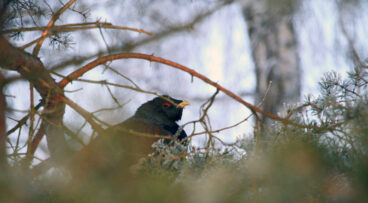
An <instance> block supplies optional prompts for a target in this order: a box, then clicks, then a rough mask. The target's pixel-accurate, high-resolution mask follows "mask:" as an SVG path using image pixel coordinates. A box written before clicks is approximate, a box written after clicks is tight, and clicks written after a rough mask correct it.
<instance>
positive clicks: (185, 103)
mask: <svg viewBox="0 0 368 203" xmlns="http://www.w3.org/2000/svg"><path fill="white" fill-rule="evenodd" d="M189 104H190V103H189V102H188V101H185V100H184V101H182V102H180V104H178V105H177V107H178V108H184V107H185V106H188V105H189Z"/></svg>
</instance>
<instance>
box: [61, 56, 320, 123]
mask: <svg viewBox="0 0 368 203" xmlns="http://www.w3.org/2000/svg"><path fill="white" fill-rule="evenodd" d="M130 58H134V59H145V60H148V61H150V62H157V63H162V64H165V65H168V66H171V67H173V68H176V69H180V70H182V71H184V72H187V73H189V74H190V75H191V76H193V77H196V78H199V79H201V80H202V81H203V82H205V83H207V84H209V85H211V86H213V87H215V88H217V89H218V90H220V91H221V92H223V93H225V94H226V95H228V96H229V97H231V98H233V99H234V100H236V101H238V102H239V103H241V104H243V105H244V106H246V107H247V108H249V109H250V110H252V111H255V112H258V113H261V114H263V115H265V116H267V117H269V118H271V119H274V120H277V121H281V122H283V123H286V124H291V125H294V126H298V127H303V128H318V127H316V126H306V125H302V124H300V123H295V122H293V121H290V120H288V119H285V118H281V117H279V116H276V115H274V114H272V113H270V112H266V111H263V110H262V109H260V108H258V107H256V106H254V105H252V104H250V103H248V102H246V101H244V100H243V99H242V98H240V97H239V96H237V95H236V94H235V93H233V92H231V91H230V90H228V89H226V88H224V87H223V86H221V85H219V84H218V83H216V82H214V81H212V80H211V79H209V78H208V77H206V76H204V75H202V74H200V73H198V72H197V71H195V70H193V69H190V68H188V67H186V66H183V65H181V64H178V63H175V62H173V61H170V60H166V59H163V58H160V57H156V56H153V55H148V54H140V53H120V54H113V55H108V56H104V57H101V58H98V59H96V60H94V61H92V62H90V63H89V64H87V65H85V66H83V67H82V68H80V69H78V70H76V71H74V72H72V73H71V74H69V75H68V76H67V78H64V79H63V80H61V81H60V82H59V86H60V87H61V88H64V87H65V86H66V85H67V84H69V82H71V81H73V80H75V79H77V78H79V77H81V76H82V75H83V74H84V73H86V72H88V71H89V70H91V69H93V68H95V67H96V66H98V65H101V64H104V63H106V62H108V61H112V60H117V59H130Z"/></svg>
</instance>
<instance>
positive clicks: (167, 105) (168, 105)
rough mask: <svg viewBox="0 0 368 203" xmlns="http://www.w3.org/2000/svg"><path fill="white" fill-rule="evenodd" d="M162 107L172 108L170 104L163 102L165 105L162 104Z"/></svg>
mask: <svg viewBox="0 0 368 203" xmlns="http://www.w3.org/2000/svg"><path fill="white" fill-rule="evenodd" d="M162 106H163V107H171V106H172V104H171V103H169V102H165V103H163V104H162Z"/></svg>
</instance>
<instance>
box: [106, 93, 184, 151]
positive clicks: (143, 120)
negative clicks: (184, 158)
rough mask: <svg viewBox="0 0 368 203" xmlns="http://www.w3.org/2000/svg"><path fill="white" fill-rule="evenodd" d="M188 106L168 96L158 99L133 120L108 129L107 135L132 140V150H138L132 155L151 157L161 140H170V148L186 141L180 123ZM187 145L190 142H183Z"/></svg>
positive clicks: (150, 102) (140, 108)
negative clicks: (155, 145) (176, 142)
mask: <svg viewBox="0 0 368 203" xmlns="http://www.w3.org/2000/svg"><path fill="white" fill-rule="evenodd" d="M187 105H189V102H187V101H183V100H177V99H174V98H172V97H169V96H168V95H163V96H161V97H156V98H154V99H152V100H150V101H148V102H146V103H144V104H142V105H141V106H140V107H139V108H138V109H137V111H136V112H135V114H134V115H133V116H132V117H130V118H128V119H127V120H125V121H124V122H122V123H120V124H117V125H115V126H113V127H110V128H109V129H107V130H106V134H107V135H110V136H112V137H113V138H112V139H114V138H115V137H119V138H121V139H126V138H127V137H129V138H128V139H129V140H130V142H131V144H132V145H131V147H133V148H135V149H132V150H131V152H135V153H138V155H139V154H141V155H147V154H149V153H151V152H153V151H152V147H151V146H152V144H153V143H154V142H156V141H157V140H158V139H159V138H160V137H161V138H162V137H165V138H166V139H165V143H166V144H169V143H170V141H172V140H178V141H182V140H183V139H185V138H186V137H187V134H186V133H185V131H184V130H182V129H179V125H178V124H177V123H176V122H177V121H179V120H180V119H181V117H182V115H183V108H184V107H185V106H187ZM178 130H180V131H179V132H178ZM186 143H187V141H183V144H184V145H185V144H186ZM129 148H130V147H129Z"/></svg>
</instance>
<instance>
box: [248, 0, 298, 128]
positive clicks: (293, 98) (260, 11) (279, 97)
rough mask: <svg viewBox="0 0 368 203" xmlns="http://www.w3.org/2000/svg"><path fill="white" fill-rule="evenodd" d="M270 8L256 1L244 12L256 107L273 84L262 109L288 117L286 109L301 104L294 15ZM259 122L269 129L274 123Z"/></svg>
mask: <svg viewBox="0 0 368 203" xmlns="http://www.w3.org/2000/svg"><path fill="white" fill-rule="evenodd" d="M268 4H270V3H267V2H264V1H253V2H252V3H250V4H248V5H246V6H244V9H243V15H244V18H245V20H246V22H247V25H248V34H249V38H250V41H251V49H252V57H253V61H254V64H255V72H256V90H255V91H256V92H255V95H256V99H255V101H256V104H259V103H260V102H261V101H263V99H264V97H265V95H266V92H267V89H268V86H269V84H270V82H271V81H272V84H271V88H270V89H269V90H268V93H267V96H266V98H265V100H264V102H263V109H264V110H265V111H268V112H271V113H274V114H281V115H285V110H286V109H285V106H284V105H285V104H292V103H295V102H298V101H299V98H300V91H301V68H300V65H299V58H298V54H297V43H296V36H295V32H294V28H293V24H292V20H291V17H290V16H291V15H289V14H285V12H272V11H271V9H268V6H270V5H268ZM270 8H271V7H270ZM260 119H261V122H262V123H264V124H266V125H270V124H271V120H270V119H268V118H266V117H264V116H262V115H261V117H260ZM262 131H263V130H262ZM263 132H264V131H263ZM262 134H264V133H262Z"/></svg>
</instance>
